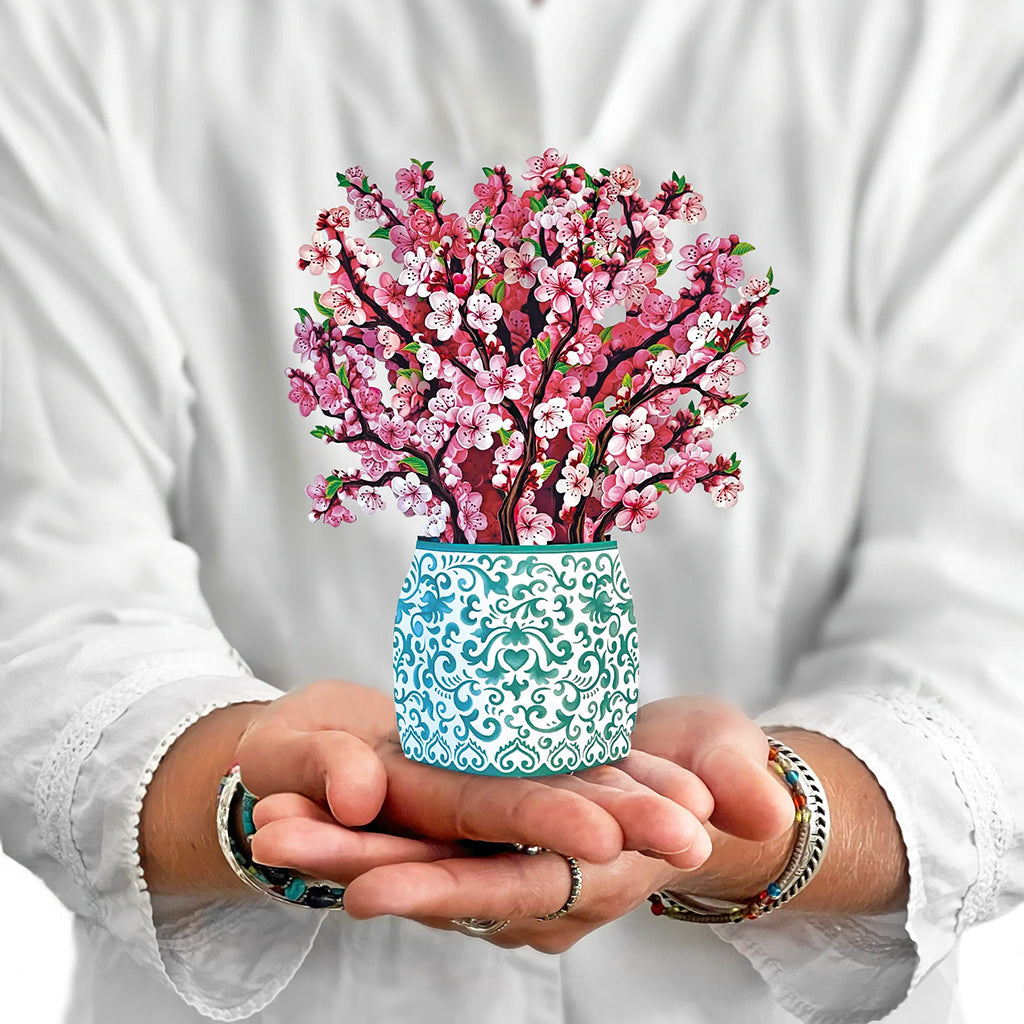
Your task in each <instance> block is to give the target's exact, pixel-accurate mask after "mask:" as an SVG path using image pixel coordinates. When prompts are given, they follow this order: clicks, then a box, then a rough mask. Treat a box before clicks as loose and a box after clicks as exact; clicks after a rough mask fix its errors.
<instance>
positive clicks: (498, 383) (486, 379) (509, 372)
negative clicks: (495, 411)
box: [476, 355, 526, 405]
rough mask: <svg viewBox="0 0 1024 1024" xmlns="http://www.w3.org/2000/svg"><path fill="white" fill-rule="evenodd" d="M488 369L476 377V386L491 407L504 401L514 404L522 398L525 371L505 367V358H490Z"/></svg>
mask: <svg viewBox="0 0 1024 1024" xmlns="http://www.w3.org/2000/svg"><path fill="white" fill-rule="evenodd" d="M488 366H489V369H487V370H483V371H481V372H480V373H478V374H477V375H476V384H477V387H478V388H480V389H481V390H482V391H483V393H484V398H486V399H487V401H488V402H490V403H491V405H501V403H502V402H504V401H506V400H507V401H510V402H516V401H518V400H519V399H520V398H522V397H523V381H524V380H525V379H526V371H525V370H524V369H523V368H522V367H521V366H506V365H505V357H504V356H501V355H497V356H491V359H490V362H489V363H488Z"/></svg>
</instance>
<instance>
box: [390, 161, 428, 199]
mask: <svg viewBox="0 0 1024 1024" xmlns="http://www.w3.org/2000/svg"><path fill="white" fill-rule="evenodd" d="M424 184H425V182H424V181H423V172H422V171H421V170H420V169H419V167H417V166H416V165H415V164H413V165H412V166H411V167H402V168H400V169H399V170H397V171H395V191H396V192H397V193H398V194H399V195H400V196H401V197H402V198H403V199H404V200H406V202H408V201H409V200H410V199H412V197H413V196H414V195H416V193H417V192H421V191H422V190H423V186H424Z"/></svg>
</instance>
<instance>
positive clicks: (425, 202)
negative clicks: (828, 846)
mask: <svg viewBox="0 0 1024 1024" xmlns="http://www.w3.org/2000/svg"><path fill="white" fill-rule="evenodd" d="M412 205H413V206H418V207H419V208H420V209H421V210H426V211H427V213H433V212H434V204H433V203H432V202H431V201H430V200H429V199H424V198H423V197H422V196H416V198H415V199H413V201H412Z"/></svg>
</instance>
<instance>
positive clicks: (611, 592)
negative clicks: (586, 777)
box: [394, 540, 639, 776]
mask: <svg viewBox="0 0 1024 1024" xmlns="http://www.w3.org/2000/svg"><path fill="white" fill-rule="evenodd" d="M394 648H395V649H394V654H395V658H394V665H395V706H396V708H397V712H398V729H399V734H400V736H401V740H402V749H403V750H404V751H405V754H406V756H407V757H409V758H411V759H412V760H414V761H422V762H424V763H426V764H433V765H438V766H440V767H442V768H451V769H455V770H457V771H462V772H470V773H473V774H476V775H516V776H530V775H553V774H558V773H562V772H570V771H576V770H578V769H581V768H589V767H592V766H593V765H599V764H607V763H608V762H610V761H617V760H618V759H619V758H621V757H625V756H626V754H628V753H629V737H630V733H631V732H632V729H633V723H634V721H635V719H636V710H637V700H638V696H639V694H638V690H637V668H638V653H637V632H636V618H635V616H634V614H633V598H632V596H631V594H630V590H629V583H628V581H627V580H626V574H625V572H624V571H623V569H622V564H621V563H620V561H619V551H618V546H617V545H616V544H615V542H614V541H610V542H607V543H600V544H553V545H548V546H532V545H531V546H511V545H501V544H445V543H441V542H438V541H427V540H421V541H419V542H418V543H417V545H416V551H415V553H414V555H413V560H412V565H411V566H410V568H409V575H408V576H406V578H405V583H404V584H403V585H402V592H401V595H400V596H399V599H398V610H397V612H396V614H395V644H394Z"/></svg>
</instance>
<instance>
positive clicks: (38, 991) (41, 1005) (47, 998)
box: [0, 854, 1024, 1024]
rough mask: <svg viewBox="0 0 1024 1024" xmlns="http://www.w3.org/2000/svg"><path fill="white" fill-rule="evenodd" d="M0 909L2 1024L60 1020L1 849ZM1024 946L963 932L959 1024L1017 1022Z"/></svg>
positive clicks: (53, 981)
mask: <svg viewBox="0 0 1024 1024" xmlns="http://www.w3.org/2000/svg"><path fill="white" fill-rule="evenodd" d="M0 907H2V911H0V1024H61V1022H62V1021H63V1019H64V1008H65V1003H66V1000H67V994H68V986H69V981H70V974H71V964H72V956H71V919H70V916H69V914H68V913H67V911H65V910H64V908H63V907H62V906H61V905H60V903H58V902H57V900H56V898H55V897H54V896H53V895H52V894H51V893H50V892H49V890H48V889H47V888H46V887H45V886H44V885H43V884H42V882H40V881H39V880H38V879H37V878H35V877H34V876H33V875H31V874H29V872H27V871H26V870H25V869H24V868H22V867H21V865H19V864H16V863H15V862H14V861H12V860H11V859H10V858H9V857H4V856H3V855H2V854H0ZM1022 949H1024V907H1022V908H1021V909H1020V910H1017V911H1016V912H1014V913H1013V914H1010V915H1009V916H1007V917H1004V918H1001V919H1000V920H998V921H993V922H991V923H989V924H985V925H982V926H981V927H979V928H975V929H974V930H973V931H971V932H969V933H968V934H967V935H966V936H965V938H964V939H963V942H962V952H961V995H960V998H961V1001H962V1003H963V1008H964V1024H1002V1022H1004V1021H1015V1020H1020V1019H1021V1015H1022V1014H1024V968H1022V966H1021V951H1022ZM296 1024H300V1022H298V1021H297V1022H296ZM922 1024H927V1022H922Z"/></svg>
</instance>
